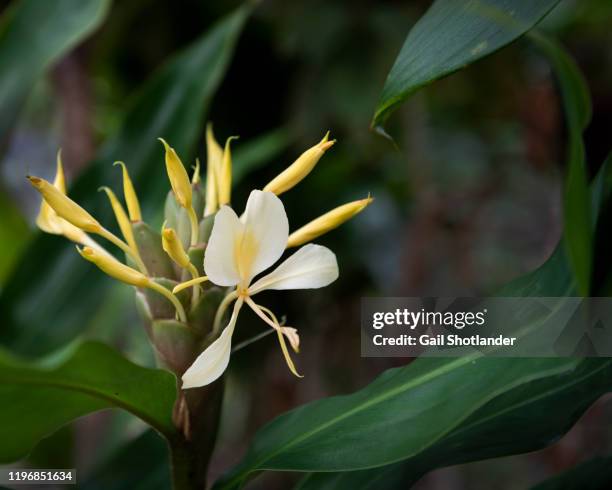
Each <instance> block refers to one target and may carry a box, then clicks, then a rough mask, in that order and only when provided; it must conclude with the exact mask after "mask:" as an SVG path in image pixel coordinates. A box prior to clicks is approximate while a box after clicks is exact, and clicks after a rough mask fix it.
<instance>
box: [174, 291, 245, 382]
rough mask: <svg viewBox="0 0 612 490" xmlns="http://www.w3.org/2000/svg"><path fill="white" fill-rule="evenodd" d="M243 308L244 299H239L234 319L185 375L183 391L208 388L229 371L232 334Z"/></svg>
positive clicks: (233, 312) (235, 305)
mask: <svg viewBox="0 0 612 490" xmlns="http://www.w3.org/2000/svg"><path fill="white" fill-rule="evenodd" d="M241 307H242V298H238V300H237V301H236V303H235V304H234V310H233V311H232V317H231V318H230V321H229V323H228V325H227V327H225V330H223V332H221V335H220V336H219V338H218V339H217V340H215V341H214V342H213V343H212V344H210V346H208V348H207V349H206V350H205V351H204V352H202V353H201V354H200V355H199V356H198V358H197V359H196V360H195V361H194V362H193V364H192V365H191V366H190V367H189V369H187V371H185V373H184V374H183V378H182V379H183V389H187V388H197V387H199V386H206V385H208V384H210V383H212V382H213V381H215V380H216V379H217V378H219V377H220V376H221V375H222V374H223V372H224V371H225V370H226V369H227V365H228V364H229V359H230V352H231V350H232V334H233V333H234V328H235V327H236V320H237V319H238V313H239V312H240V308H241Z"/></svg>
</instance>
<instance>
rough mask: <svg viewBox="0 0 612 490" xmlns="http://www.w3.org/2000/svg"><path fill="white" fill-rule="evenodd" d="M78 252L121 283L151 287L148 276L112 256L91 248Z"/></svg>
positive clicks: (84, 248)
mask: <svg viewBox="0 0 612 490" xmlns="http://www.w3.org/2000/svg"><path fill="white" fill-rule="evenodd" d="M77 250H78V251H79V253H80V254H81V257H83V258H84V259H85V260H89V262H92V263H94V264H95V265H97V266H98V268H99V269H100V270H101V271H102V272H105V273H106V274H108V275H109V276H111V277H113V278H115V279H117V280H119V281H121V282H125V283H126V284H130V285H132V286H137V287H149V286H150V283H151V280H150V279H149V278H148V277H147V276H145V275H144V274H142V273H140V272H138V271H137V270H135V269H132V268H131V267H128V266H127V265H125V264H122V263H121V262H119V261H118V260H117V259H115V258H114V257H111V256H110V255H104V254H102V253H100V252H99V251H97V250H94V249H93V248H91V247H83V248H82V249H80V248H79V247H77Z"/></svg>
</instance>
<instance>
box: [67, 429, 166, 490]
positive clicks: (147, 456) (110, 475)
mask: <svg viewBox="0 0 612 490" xmlns="http://www.w3.org/2000/svg"><path fill="white" fill-rule="evenodd" d="M168 461H169V459H168V447H167V445H166V442H165V441H164V440H163V439H162V438H161V437H159V435H158V434H156V433H155V431H153V430H147V431H146V432H144V433H143V434H141V435H140V436H138V437H137V438H135V439H133V440H132V441H130V442H129V443H128V444H126V445H124V446H123V447H122V448H121V449H119V450H118V451H117V453H116V454H114V455H113V456H112V457H111V458H110V459H109V460H108V461H105V462H103V463H102V464H100V465H99V466H97V467H96V468H95V469H94V471H93V472H92V474H91V475H90V476H89V477H88V478H87V480H85V481H79V488H81V489H82V490H166V489H168V488H170V487H171V486H172V484H171V480H170V467H169V465H168Z"/></svg>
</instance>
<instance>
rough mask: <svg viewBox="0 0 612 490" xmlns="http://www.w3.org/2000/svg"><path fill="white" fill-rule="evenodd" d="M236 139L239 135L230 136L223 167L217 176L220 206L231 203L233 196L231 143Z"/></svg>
mask: <svg viewBox="0 0 612 490" xmlns="http://www.w3.org/2000/svg"><path fill="white" fill-rule="evenodd" d="M234 139H238V137H237V136H230V137H229V138H227V140H226V142H225V149H224V150H223V160H222V162H221V168H220V169H219V175H218V176H217V182H218V188H217V197H218V199H219V206H223V205H224V204H229V203H230V200H231V197H232V151H231V149H230V143H231V142H232V140H234Z"/></svg>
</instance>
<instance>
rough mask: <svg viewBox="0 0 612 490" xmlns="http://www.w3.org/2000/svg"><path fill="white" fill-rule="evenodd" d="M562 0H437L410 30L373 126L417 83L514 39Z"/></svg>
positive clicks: (424, 82)
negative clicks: (534, 0) (535, 0)
mask: <svg viewBox="0 0 612 490" xmlns="http://www.w3.org/2000/svg"><path fill="white" fill-rule="evenodd" d="M558 2H559V0H541V1H538V2H533V1H531V0H471V1H461V2H458V1H456V0H436V1H435V2H434V3H433V5H432V6H431V7H430V8H429V10H428V11H427V12H426V13H425V15H424V16H423V17H421V19H420V20H419V21H418V22H417V23H416V25H415V26H414V27H413V28H412V30H411V31H410V32H409V34H408V37H407V38H406V41H405V42H404V45H403V46H402V49H401V51H400V53H399V55H398V57H397V59H396V60H395V63H394V65H393V67H392V68H391V71H390V73H389V75H388V76H387V80H386V81H385V86H384V88H383V91H382V94H381V96H380V100H379V102H378V106H377V107H376V112H375V114H374V118H373V120H372V127H377V126H380V125H382V124H383V123H384V121H385V120H386V118H387V117H388V116H389V115H390V114H391V113H392V112H393V111H394V110H395V109H396V108H397V106H398V105H399V104H400V103H401V102H402V101H403V100H405V99H406V98H407V97H409V96H410V95H411V94H413V93H414V92H416V91H417V90H418V89H419V88H421V87H423V86H425V85H427V84H429V83H431V82H433V81H434V80H437V79H439V78H442V77H444V76H446V75H448V74H450V73H453V72H454V71H457V70H459V69H460V68H463V67H465V66H467V65H469V64H470V63H473V62H474V61H476V60H479V59H481V58H484V57H485V56H487V55H489V54H491V53H493V52H495V51H497V50H498V49H500V48H502V47H504V46H506V45H507V44H509V43H511V42H512V41H514V40H515V39H517V38H518V37H520V36H521V35H523V34H524V33H525V32H527V31H528V30H529V29H531V28H532V27H533V26H534V25H536V24H537V23H538V22H539V21H540V20H541V19H542V18H543V17H544V16H545V15H546V14H547V13H548V12H549V11H550V10H551V9H552V8H553V7H554V6H555V5H556V4H557V3H558Z"/></svg>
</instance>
